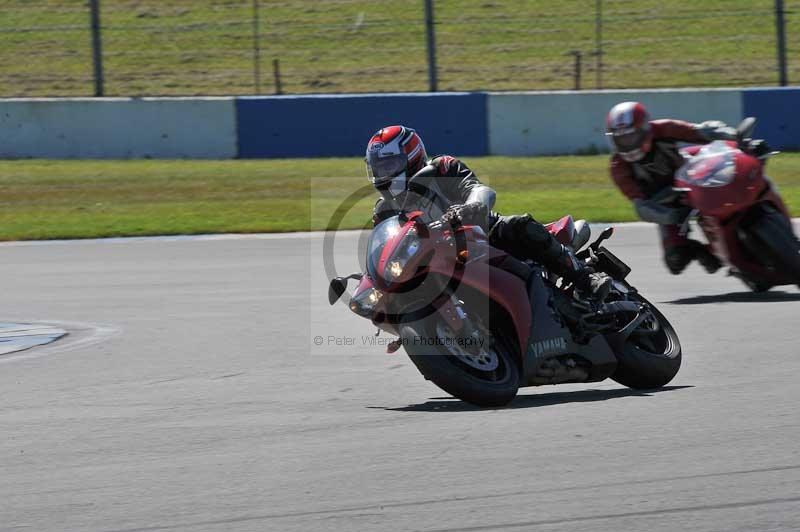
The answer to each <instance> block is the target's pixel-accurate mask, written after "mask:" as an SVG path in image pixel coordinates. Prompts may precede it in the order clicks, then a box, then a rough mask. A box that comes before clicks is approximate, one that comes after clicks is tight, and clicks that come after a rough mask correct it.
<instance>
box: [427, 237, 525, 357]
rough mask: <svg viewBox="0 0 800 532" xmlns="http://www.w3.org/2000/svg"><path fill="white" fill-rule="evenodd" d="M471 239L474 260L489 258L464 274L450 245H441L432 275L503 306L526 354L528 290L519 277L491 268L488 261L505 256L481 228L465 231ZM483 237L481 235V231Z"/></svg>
mask: <svg viewBox="0 0 800 532" xmlns="http://www.w3.org/2000/svg"><path fill="white" fill-rule="evenodd" d="M464 230H465V233H466V236H467V245H468V249H469V254H470V256H476V257H478V256H480V255H481V254H484V253H485V254H486V255H485V256H484V257H481V258H480V259H479V260H478V259H476V260H474V261H468V262H467V264H466V265H465V267H464V269H463V270H459V269H458V267H457V265H456V260H457V259H456V258H455V256H454V253H453V251H452V249H449V248H450V245H449V244H447V243H445V242H437V243H436V245H437V246H442V247H446V248H448V249H442V250H440V251H439V252H437V253H436V254H435V255H434V258H433V260H432V261H431V263H430V265H429V266H428V269H429V271H431V272H435V273H438V274H441V275H444V276H445V277H450V276H453V277H456V278H458V279H459V280H460V282H461V284H463V285H466V286H469V287H470V288H474V289H475V290H477V291H479V292H481V293H482V294H484V295H485V296H487V297H488V298H490V299H492V300H494V301H496V302H497V303H498V304H500V306H502V307H503V308H504V309H505V310H506V312H507V313H508V315H509V316H511V319H512V320H513V322H514V328H515V329H516V331H517V341H518V342H519V345H520V346H521V347H520V349H521V351H522V353H524V352H525V349H526V346H527V345H528V338H529V336H530V330H531V306H530V300H529V299H528V290H527V287H526V286H525V282H524V281H523V280H522V279H520V278H519V277H517V276H515V275H512V274H510V273H508V272H505V271H503V270H501V269H499V268H495V267H493V266H490V265H489V264H488V263H487V261H488V260H489V259H492V258H496V257H501V256H503V255H505V253H503V252H502V251H500V250H498V249H496V248H492V247H490V246H489V245H488V243H487V242H486V239H485V237H484V236H482V233H483V231H481V230H480V228H478V227H474V226H467V227H465V228H464ZM476 230H477V231H480V233H477V231H476Z"/></svg>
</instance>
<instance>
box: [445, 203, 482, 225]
mask: <svg viewBox="0 0 800 532" xmlns="http://www.w3.org/2000/svg"><path fill="white" fill-rule="evenodd" d="M487 214H489V209H488V208H487V207H486V205H484V204H483V203H479V202H475V203H467V204H466V205H464V204H458V205H451V206H450V207H449V208H448V209H447V211H446V212H445V213H444V214H443V215H442V218H441V220H442V223H444V224H445V225H451V226H456V225H460V224H467V225H476V224H480V223H481V222H483V221H484V220H486V215H487Z"/></svg>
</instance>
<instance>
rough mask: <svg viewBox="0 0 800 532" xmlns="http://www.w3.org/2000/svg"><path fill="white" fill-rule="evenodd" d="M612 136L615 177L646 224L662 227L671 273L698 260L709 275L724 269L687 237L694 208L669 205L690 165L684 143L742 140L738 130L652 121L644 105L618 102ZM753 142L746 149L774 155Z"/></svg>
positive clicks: (609, 129)
mask: <svg viewBox="0 0 800 532" xmlns="http://www.w3.org/2000/svg"><path fill="white" fill-rule="evenodd" d="M606 135H607V136H608V138H609V141H610V144H611V148H612V151H613V153H612V155H611V178H612V180H613V181H614V183H616V185H617V187H619V189H620V190H621V191H622V193H623V194H625V196H627V197H628V199H630V200H631V201H632V202H633V206H634V208H635V210H636V213H637V214H638V215H639V218H641V219H642V220H644V221H647V222H653V223H656V224H659V226H660V231H661V243H662V246H663V248H664V262H666V264H667V268H668V269H669V271H670V272H672V273H673V274H675V275H677V274H679V273H681V272H682V271H683V270H684V269H685V268H686V266H688V265H689V263H690V262H691V261H692V260H695V259H696V260H697V261H698V262H700V264H701V265H702V266H703V267H704V268H705V269H706V271H708V272H709V273H714V272H715V271H717V270H718V269H719V268H720V267H721V266H722V264H721V263H720V261H719V259H717V258H716V257H715V256H714V255H713V254H712V253H711V251H710V250H709V248H708V246H707V245H705V244H702V243H700V242H698V241H697V240H692V239H690V238H687V237H686V236H685V234H682V232H681V225H682V223H683V222H684V221H685V220H686V218H687V217H688V215H689V212H690V208H689V207H687V206H685V205H680V204H675V203H672V204H669V203H667V204H664V203H663V201H662V200H665V199H666V198H668V197H669V196H672V184H673V178H674V176H675V172H677V170H678V169H679V168H680V167H681V166H682V165H683V164H684V162H685V161H684V159H683V156H682V155H681V154H680V152H679V151H678V149H679V147H680V146H679V143H680V142H685V143H690V144H708V143H709V142H712V141H714V140H741V139H738V138H737V132H736V130H735V129H734V128H732V127H729V126H726V125H725V123H723V122H720V121H716V120H711V121H707V122H702V123H700V124H691V123H689V122H684V121H682V120H670V119H662V120H651V119H650V114H649V113H648V112H647V109H645V107H644V105H642V104H641V103H639V102H622V103H618V104H617V105H615V106H614V107H612V108H611V110H610V111H609V112H608V116H607V118H606ZM746 140H747V145H746V146H741V147H742V148H743V149H745V150H746V151H748V153H752V154H754V155H756V156H762V155H764V154H765V153H768V152H769V147H768V146H767V144H766V143H765V142H764V141H762V140H750V139H746Z"/></svg>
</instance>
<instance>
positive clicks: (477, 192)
mask: <svg viewBox="0 0 800 532" xmlns="http://www.w3.org/2000/svg"><path fill="white" fill-rule="evenodd" d="M496 199H497V194H496V193H495V191H494V189H492V188H489V187H487V186H486V185H478V186H476V187H474V188H473V189H472V190H471V191H470V193H469V196H467V201H466V202H465V203H482V204H484V205H486V209H487V210H489V211H490V210H492V207H494V202H495V200H496Z"/></svg>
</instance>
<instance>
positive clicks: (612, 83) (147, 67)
mask: <svg viewBox="0 0 800 532" xmlns="http://www.w3.org/2000/svg"><path fill="white" fill-rule="evenodd" d="M799 8H800V0H785V1H783V0H704V1H703V2H697V1H696V0H566V1H561V2H552V0H463V1H457V0H427V1H426V0H408V1H401V2H398V1H397V0H275V1H269V0H164V1H160V0H90V1H81V2H78V1H74V0H0V65H2V69H0V96H2V97H11V96H87V95H92V94H96V95H100V94H102V95H106V96H145V95H230V94H272V93H285V94H298V93H332V92H407V91H425V90H429V89H434V90H448V91H450V90H463V91H473V90H500V91H502V90H541V89H554V90H558V89H573V88H582V89H587V88H644V87H681V86H694V87H708V86H748V85H750V86H752V85H777V84H781V82H782V81H783V82H789V83H791V82H792V81H797V80H800V57H798V52H800V14H798V13H799V11H798V9H799ZM782 42H785V46H784V47H782V46H781V43H782Z"/></svg>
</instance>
